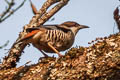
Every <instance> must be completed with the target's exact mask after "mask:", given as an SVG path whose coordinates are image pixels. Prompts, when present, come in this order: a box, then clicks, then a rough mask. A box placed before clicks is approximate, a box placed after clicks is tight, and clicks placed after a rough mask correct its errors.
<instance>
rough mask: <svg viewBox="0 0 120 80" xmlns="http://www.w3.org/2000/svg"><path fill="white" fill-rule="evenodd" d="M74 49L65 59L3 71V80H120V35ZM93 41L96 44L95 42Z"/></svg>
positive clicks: (50, 59) (44, 60)
mask: <svg viewBox="0 0 120 80" xmlns="http://www.w3.org/2000/svg"><path fill="white" fill-rule="evenodd" d="M94 41H95V43H94V44H93V45H91V46H89V47H79V48H72V49H71V50H69V51H68V52H67V53H66V54H65V56H64V57H62V58H59V59H58V58H42V60H41V61H40V62H39V63H37V64H33V65H30V66H21V67H18V68H12V69H8V70H1V71H0V79H1V80H120V33H117V34H113V35H111V36H109V37H105V38H97V40H94ZM94 41H93V42H94Z"/></svg>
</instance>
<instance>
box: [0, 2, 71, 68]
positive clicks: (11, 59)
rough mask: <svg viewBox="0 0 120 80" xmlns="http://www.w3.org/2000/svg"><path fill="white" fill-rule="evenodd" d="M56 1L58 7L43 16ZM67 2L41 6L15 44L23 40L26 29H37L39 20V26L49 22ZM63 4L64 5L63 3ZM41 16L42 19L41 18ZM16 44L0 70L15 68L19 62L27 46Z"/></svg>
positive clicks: (0, 66) (49, 3)
mask: <svg viewBox="0 0 120 80" xmlns="http://www.w3.org/2000/svg"><path fill="white" fill-rule="evenodd" d="M58 1H60V3H58V4H57V5H59V6H55V7H54V8H53V9H51V10H50V12H48V13H47V14H49V15H44V14H46V10H47V9H48V8H49V7H50V6H51V5H52V4H54V3H57V2H58ZM68 1H69V0H47V1H46V2H45V3H44V4H43V6H42V8H41V9H40V10H39V11H38V13H37V14H36V15H35V16H33V18H32V20H31V21H30V23H29V24H28V25H26V26H24V29H23V32H21V33H20V34H19V37H18V39H17V40H16V42H17V41H19V40H20V39H21V38H23V36H24V35H25V34H26V28H29V27H38V26H37V25H36V24H37V23H38V19H39V25H41V24H43V23H45V22H46V21H47V20H49V18H50V17H52V15H54V14H55V13H56V12H57V11H58V10H60V9H61V8H62V7H63V6H65V5H66V3H67V2H68ZM63 2H65V3H63ZM41 16H42V18H41ZM16 42H15V43H14V44H13V46H12V47H11V49H10V51H9V54H8V56H6V57H5V58H4V59H3V62H2V64H0V69H8V68H13V67H15V66H16V62H18V61H19V59H20V56H21V54H22V52H23V50H24V48H25V47H26V45H27V44H24V43H16Z"/></svg>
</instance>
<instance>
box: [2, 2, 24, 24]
mask: <svg viewBox="0 0 120 80" xmlns="http://www.w3.org/2000/svg"><path fill="white" fill-rule="evenodd" d="M25 1H26V0H24V1H23V2H22V3H21V4H20V5H19V6H18V7H16V8H15V9H12V7H13V6H14V4H15V2H14V0H11V2H10V3H9V2H8V1H6V3H8V8H7V9H6V10H5V11H4V12H3V13H2V14H1V15H0V23H2V22H3V21H4V20H6V19H7V18H8V17H10V16H11V15H12V14H13V13H15V12H16V11H17V10H18V9H20V8H21V7H22V6H23V5H24V3H25Z"/></svg>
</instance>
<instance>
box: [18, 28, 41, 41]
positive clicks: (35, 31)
mask: <svg viewBox="0 0 120 80" xmlns="http://www.w3.org/2000/svg"><path fill="white" fill-rule="evenodd" d="M37 32H39V30H33V31H31V32H29V33H27V34H26V35H25V36H24V37H23V38H22V39H20V40H19V41H17V43H18V42H23V41H27V40H29V39H30V38H32V37H33V36H34V35H35V34H36V33H37ZM28 43H29V42H28Z"/></svg>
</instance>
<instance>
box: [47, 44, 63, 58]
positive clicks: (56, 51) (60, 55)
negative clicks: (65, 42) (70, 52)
mask: <svg viewBox="0 0 120 80" xmlns="http://www.w3.org/2000/svg"><path fill="white" fill-rule="evenodd" d="M48 46H49V47H50V48H51V49H52V50H53V51H54V52H55V53H57V54H58V56H59V57H62V56H63V55H62V54H60V52H59V51H58V50H56V49H55V48H54V47H53V46H52V45H51V44H50V43H48Z"/></svg>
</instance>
